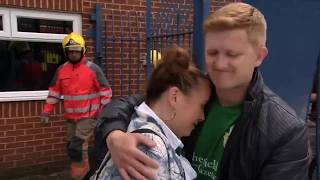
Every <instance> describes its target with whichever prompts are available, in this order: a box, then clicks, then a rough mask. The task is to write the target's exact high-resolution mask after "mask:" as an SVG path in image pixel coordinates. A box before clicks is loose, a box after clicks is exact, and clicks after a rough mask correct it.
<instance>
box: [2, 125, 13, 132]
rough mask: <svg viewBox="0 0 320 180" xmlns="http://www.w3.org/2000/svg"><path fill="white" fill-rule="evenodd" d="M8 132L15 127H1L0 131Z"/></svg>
mask: <svg viewBox="0 0 320 180" xmlns="http://www.w3.org/2000/svg"><path fill="white" fill-rule="evenodd" d="M8 130H14V125H3V126H0V131H8Z"/></svg>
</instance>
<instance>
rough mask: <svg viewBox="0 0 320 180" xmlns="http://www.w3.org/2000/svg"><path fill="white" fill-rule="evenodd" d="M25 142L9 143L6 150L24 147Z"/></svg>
mask: <svg viewBox="0 0 320 180" xmlns="http://www.w3.org/2000/svg"><path fill="white" fill-rule="evenodd" d="M24 146H25V142H14V143H8V144H6V148H8V149H11V148H19V147H24Z"/></svg>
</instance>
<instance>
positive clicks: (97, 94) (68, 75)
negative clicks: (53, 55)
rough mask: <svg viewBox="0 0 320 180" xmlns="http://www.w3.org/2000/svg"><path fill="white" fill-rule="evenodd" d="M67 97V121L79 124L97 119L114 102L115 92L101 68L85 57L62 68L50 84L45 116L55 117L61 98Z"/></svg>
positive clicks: (65, 109)
mask: <svg viewBox="0 0 320 180" xmlns="http://www.w3.org/2000/svg"><path fill="white" fill-rule="evenodd" d="M62 95H63V97H64V111H65V116H66V119H68V120H74V121H75V122H77V121H79V120H81V119H84V118H96V117H97V116H98V114H99V112H100V109H101V108H102V107H103V106H105V105H106V104H107V103H109V102H110V100H111V97H112V90H111V88H110V86H109V83H108V81H107V79H106V77H105V76H104V74H103V72H102V71H101V69H100V67H99V66H98V65H96V64H94V63H93V62H91V61H88V60H87V59H86V57H84V58H83V59H82V60H81V62H79V63H77V64H71V63H69V62H66V63H64V64H63V65H61V66H60V67H59V68H58V69H57V71H56V74H55V76H54V78H53V80H52V82H51V84H50V87H49V95H48V97H47V99H46V105H45V107H44V111H43V115H51V114H52V111H53V109H54V107H55V105H56V103H57V102H59V100H60V97H61V96H62Z"/></svg>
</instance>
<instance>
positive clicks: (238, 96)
mask: <svg viewBox="0 0 320 180" xmlns="http://www.w3.org/2000/svg"><path fill="white" fill-rule="evenodd" d="M248 88H249V85H246V86H241V87H237V88H233V89H222V90H221V89H216V93H217V96H218V98H219V101H220V103H221V105H222V106H231V105H238V104H241V103H243V102H244V100H245V97H246V95H247V92H248Z"/></svg>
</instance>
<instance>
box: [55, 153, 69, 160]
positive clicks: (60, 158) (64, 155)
mask: <svg viewBox="0 0 320 180" xmlns="http://www.w3.org/2000/svg"><path fill="white" fill-rule="evenodd" d="M66 159H69V157H68V156H67V155H66V154H62V155H55V156H53V160H54V161H61V160H66Z"/></svg>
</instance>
